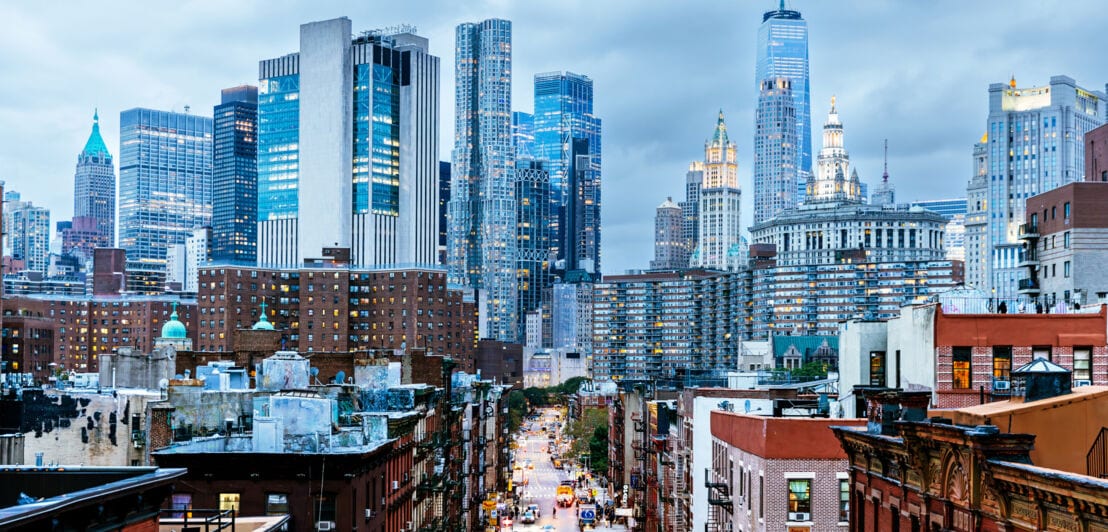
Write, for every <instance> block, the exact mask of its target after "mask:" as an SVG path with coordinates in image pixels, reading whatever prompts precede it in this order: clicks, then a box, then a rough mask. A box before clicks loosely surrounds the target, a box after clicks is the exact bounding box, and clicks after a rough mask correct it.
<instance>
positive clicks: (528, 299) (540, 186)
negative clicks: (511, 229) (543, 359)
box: [516, 159, 554, 323]
mask: <svg viewBox="0 0 1108 532" xmlns="http://www.w3.org/2000/svg"><path fill="white" fill-rule="evenodd" d="M551 206H552V202H551V200H550V175H549V174H547V173H546V170H545V169H544V168H543V163H542V162H541V161H535V160H530V159H522V160H519V161H517V162H516V227H517V229H516V241H517V246H518V251H517V253H518V255H517V256H518V258H519V267H518V271H519V315H520V320H521V323H522V322H523V321H522V320H523V316H525V315H526V314H527V313H529V312H534V311H536V310H539V309H540V308H541V307H542V304H543V302H544V297H545V296H546V295H548V291H549V290H550V289H551V287H552V286H553V282H554V280H553V277H552V272H551V269H550V266H551V264H550V233H551V230H550V229H551V228H550V225H549V221H550V211H551Z"/></svg>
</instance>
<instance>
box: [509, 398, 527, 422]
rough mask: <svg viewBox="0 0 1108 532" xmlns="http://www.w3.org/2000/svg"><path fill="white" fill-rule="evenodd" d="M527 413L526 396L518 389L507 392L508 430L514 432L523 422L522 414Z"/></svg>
mask: <svg viewBox="0 0 1108 532" xmlns="http://www.w3.org/2000/svg"><path fill="white" fill-rule="evenodd" d="M526 413H527V398H526V396H524V395H523V392H522V391H520V390H512V391H511V393H509V394H508V430H510V431H512V432H515V431H517V430H519V427H520V425H522V424H523V415H524V414H526Z"/></svg>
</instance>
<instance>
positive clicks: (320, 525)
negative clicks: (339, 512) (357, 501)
mask: <svg viewBox="0 0 1108 532" xmlns="http://www.w3.org/2000/svg"><path fill="white" fill-rule="evenodd" d="M315 529H316V530H334V529H335V522H334V521H316V523H315Z"/></svg>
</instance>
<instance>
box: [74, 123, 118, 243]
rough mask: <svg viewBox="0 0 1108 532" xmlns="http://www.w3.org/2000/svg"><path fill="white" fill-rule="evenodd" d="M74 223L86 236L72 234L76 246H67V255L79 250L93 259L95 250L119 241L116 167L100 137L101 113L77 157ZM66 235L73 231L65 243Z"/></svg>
mask: <svg viewBox="0 0 1108 532" xmlns="http://www.w3.org/2000/svg"><path fill="white" fill-rule="evenodd" d="M73 221H74V224H73V225H74V226H80V228H81V229H82V230H83V231H82V237H77V236H76V234H72V235H70V238H69V240H71V242H72V246H71V247H70V248H69V249H66V246H65V245H64V244H63V246H62V247H63V249H62V252H63V253H67V254H68V253H71V252H73V251H78V252H79V253H80V254H81V255H83V256H84V257H86V258H89V259H91V258H92V250H93V249H94V248H107V247H112V245H113V243H114V242H115V166H113V165H112V154H111V152H109V151H108V146H107V145H106V144H104V138H103V137H101V136H100V113H98V112H93V114H92V133H90V134H89V137H88V141H87V142H85V148H84V149H83V150H81V153H80V154H78V155H77V171H76V172H75V173H74V175H73ZM72 230H73V228H70V231H72ZM66 233H69V231H65V232H63V240H65V235H66Z"/></svg>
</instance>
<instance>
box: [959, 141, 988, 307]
mask: <svg viewBox="0 0 1108 532" xmlns="http://www.w3.org/2000/svg"><path fill="white" fill-rule="evenodd" d="M987 147H988V136H987V135H986V136H983V137H981V142H978V143H977V144H974V145H973V177H971V178H970V180H969V185H968V186H966V227H965V231H966V237H965V257H966V286H967V287H973V288H979V289H982V290H985V289H986V286H987V281H986V279H987V277H986V270H987V266H988V265H987V264H986V262H988V260H989V259H988V258H989V256H990V255H991V250H990V249H989V235H988V232H987V231H988V215H989V212H988V205H989V204H988V199H989V172H988V169H989V165H988V159H989V158H988V156H987V154H988V151H987Z"/></svg>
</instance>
